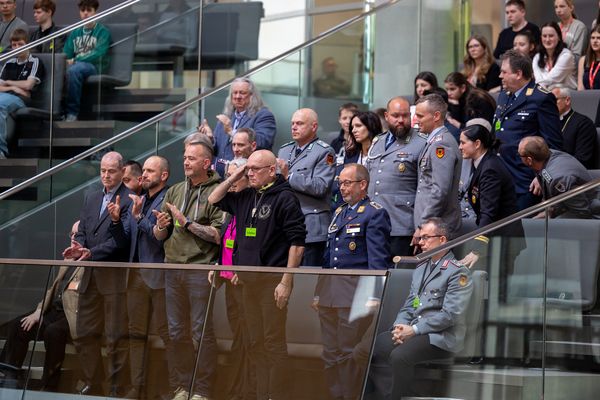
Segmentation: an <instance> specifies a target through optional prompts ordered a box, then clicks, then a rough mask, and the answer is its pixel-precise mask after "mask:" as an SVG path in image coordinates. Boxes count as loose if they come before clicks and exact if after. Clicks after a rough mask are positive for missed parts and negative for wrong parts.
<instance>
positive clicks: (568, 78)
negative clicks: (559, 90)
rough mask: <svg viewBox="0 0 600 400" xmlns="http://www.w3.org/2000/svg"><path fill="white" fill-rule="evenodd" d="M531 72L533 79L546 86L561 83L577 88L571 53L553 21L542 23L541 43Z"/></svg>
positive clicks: (573, 60)
mask: <svg viewBox="0 0 600 400" xmlns="http://www.w3.org/2000/svg"><path fill="white" fill-rule="evenodd" d="M533 74H534V76H535V81H536V82H537V83H538V84H539V85H541V86H544V87H546V88H548V87H550V86H552V85H556V84H561V85H564V86H566V87H568V88H570V89H577V81H576V80H575V59H574V58H573V53H571V50H569V49H567V48H566V47H565V44H564V42H563V41H562V38H561V35H560V28H559V27H558V24H557V23H556V22H554V21H552V22H547V23H545V24H544V25H542V45H541V46H540V48H539V51H538V53H537V54H536V55H535V57H533Z"/></svg>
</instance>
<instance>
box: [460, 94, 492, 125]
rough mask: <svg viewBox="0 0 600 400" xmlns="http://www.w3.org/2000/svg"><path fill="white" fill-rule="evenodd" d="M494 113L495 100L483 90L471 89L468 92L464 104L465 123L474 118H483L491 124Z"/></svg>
mask: <svg viewBox="0 0 600 400" xmlns="http://www.w3.org/2000/svg"><path fill="white" fill-rule="evenodd" d="M495 112H496V100H494V98H493V97H492V96H491V95H490V94H489V93H488V92H486V91H485V90H481V89H477V88H473V89H471V90H470V91H469V95H468V96H467V101H466V103H465V114H466V118H467V122H468V121H469V120H471V119H474V118H483V119H485V120H486V121H488V122H489V123H490V125H491V124H492V122H493V120H494V113H495Z"/></svg>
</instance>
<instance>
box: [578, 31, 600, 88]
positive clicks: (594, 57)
mask: <svg viewBox="0 0 600 400" xmlns="http://www.w3.org/2000/svg"><path fill="white" fill-rule="evenodd" d="M589 42H590V43H589V45H588V48H587V51H586V52H585V55H584V56H583V57H581V58H580V59H579V68H578V70H577V90H584V89H587V90H589V89H595V90H598V89H600V75H599V74H598V70H599V69H600V25H596V26H595V27H594V28H593V29H592V32H591V33H590V41H589Z"/></svg>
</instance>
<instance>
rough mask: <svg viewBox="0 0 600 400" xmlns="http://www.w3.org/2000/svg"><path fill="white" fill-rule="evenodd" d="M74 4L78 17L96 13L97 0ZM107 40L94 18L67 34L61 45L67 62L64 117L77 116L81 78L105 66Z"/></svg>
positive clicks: (69, 119) (84, 78)
mask: <svg viewBox="0 0 600 400" xmlns="http://www.w3.org/2000/svg"><path fill="white" fill-rule="evenodd" d="M77 5H78V7H79V16H80V18H81V19H82V20H84V19H86V18H89V17H92V16H94V15H96V12H97V11H98V7H99V6H100V4H99V3H98V1H97V0H80V1H79V3H78V4H77ZM110 42H111V37H110V31H109V30H108V28H106V27H105V26H104V25H102V24H100V23H98V22H90V23H88V24H85V25H84V26H82V27H81V28H77V29H75V30H74V31H72V32H71V33H70V34H69V37H68V38H67V41H66V42H65V46H64V53H65V54H66V56H67V65H68V67H67V97H66V101H65V108H66V117H65V121H69V122H70V121H77V118H78V117H79V110H80V108H81V93H82V90H83V84H84V82H85V80H86V79H87V78H88V77H90V76H91V75H97V74H101V73H102V71H104V70H106V69H107V68H108V66H109V63H110V56H109V55H108V49H109V47H110Z"/></svg>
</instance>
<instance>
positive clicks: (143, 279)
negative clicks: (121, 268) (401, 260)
mask: <svg viewBox="0 0 600 400" xmlns="http://www.w3.org/2000/svg"><path fill="white" fill-rule="evenodd" d="M169 173H170V171H169V161H168V160H167V159H166V158H164V157H160V156H152V157H149V158H148V159H147V160H146V162H144V166H143V168H141V172H140V174H141V179H140V180H141V189H142V190H143V194H141V195H139V194H130V195H129V198H131V200H132V204H131V213H130V214H129V215H127V218H126V219H125V220H122V219H121V215H120V210H119V208H120V207H119V205H117V204H116V203H111V204H109V205H108V208H109V212H110V218H111V220H112V221H113V222H112V224H111V225H110V227H109V230H110V232H111V234H112V235H113V237H114V238H115V240H116V241H117V244H118V245H119V246H120V247H123V248H126V249H127V251H129V262H132V263H138V262H142V263H162V262H164V260H165V251H164V249H163V242H162V240H156V238H155V237H154V233H153V231H152V230H153V228H154V226H155V225H156V216H155V215H154V214H153V213H152V210H160V208H161V206H162V203H163V199H164V198H165V193H166V192H167V189H168V186H167V180H168V179H169ZM124 183H125V181H124ZM165 307H166V303H165V272H164V271H163V270H160V269H135V268H132V269H130V270H129V276H128V279H127V309H128V312H129V360H130V362H129V366H130V370H131V385H132V388H131V390H130V391H129V392H128V394H127V396H125V397H127V398H139V396H140V393H141V390H142V389H143V388H144V387H145V383H146V380H145V372H146V367H145V366H147V365H149V363H148V360H149V358H148V356H150V355H151V354H150V353H146V352H145V349H146V341H147V339H148V329H149V327H150V319H152V320H153V321H154V325H155V326H156V329H157V331H158V334H159V335H160V337H161V339H162V340H163V342H164V343H165V346H166V348H167V351H166V355H167V364H172V361H171V358H172V355H173V350H172V346H171V341H170V340H169V329H168V327H167V314H166V311H165ZM145 354H147V355H146V359H145V360H144V355H145ZM169 371H172V369H171V368H169ZM173 381H174V378H171V382H173Z"/></svg>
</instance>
